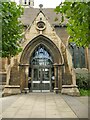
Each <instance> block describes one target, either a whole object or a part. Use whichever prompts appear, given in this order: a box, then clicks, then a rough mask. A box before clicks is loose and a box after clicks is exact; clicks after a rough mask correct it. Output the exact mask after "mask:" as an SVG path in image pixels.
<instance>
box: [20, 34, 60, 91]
mask: <svg viewBox="0 0 90 120" xmlns="http://www.w3.org/2000/svg"><path fill="white" fill-rule="evenodd" d="M20 73H21V77H20V78H21V90H23V89H24V88H25V87H28V81H30V83H31V85H30V90H31V91H32V92H49V91H52V90H53V89H54V88H55V87H58V89H59V90H61V88H62V56H61V53H60V50H59V49H58V48H57V46H56V45H55V44H54V43H53V42H52V41H51V40H50V39H49V38H47V37H45V36H43V35H39V36H37V37H36V38H34V39H33V40H31V41H30V42H29V43H28V44H27V46H26V47H25V49H24V50H23V53H22V56H21V59H20Z"/></svg>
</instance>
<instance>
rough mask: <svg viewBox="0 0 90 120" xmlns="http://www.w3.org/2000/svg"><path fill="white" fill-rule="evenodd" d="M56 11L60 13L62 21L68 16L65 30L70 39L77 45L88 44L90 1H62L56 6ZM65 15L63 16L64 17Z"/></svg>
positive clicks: (89, 39) (89, 35) (89, 41)
mask: <svg viewBox="0 0 90 120" xmlns="http://www.w3.org/2000/svg"><path fill="white" fill-rule="evenodd" d="M55 11H56V12H57V13H62V21H61V22H63V21H64V18H65V17H66V18H68V23H67V32H68V34H69V35H70V41H71V42H75V43H76V44H77V45H78V46H89V44H90V2H66V1H65V2H63V3H61V4H60V5H59V6H57V7H56V9H55ZM64 16H65V17H64Z"/></svg>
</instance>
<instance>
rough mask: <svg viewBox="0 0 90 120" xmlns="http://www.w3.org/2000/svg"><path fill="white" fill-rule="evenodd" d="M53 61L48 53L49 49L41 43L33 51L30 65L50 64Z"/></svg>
mask: <svg viewBox="0 0 90 120" xmlns="http://www.w3.org/2000/svg"><path fill="white" fill-rule="evenodd" d="M52 63H53V59H52V57H51V55H50V53H49V51H48V50H47V49H46V48H45V47H44V46H42V45H40V46H39V47H38V48H37V49H36V50H35V51H34V53H33V55H32V58H31V64H32V65H40V66H41V65H44V66H46V65H51V64H52Z"/></svg>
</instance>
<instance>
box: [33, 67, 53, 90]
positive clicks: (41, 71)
mask: <svg viewBox="0 0 90 120" xmlns="http://www.w3.org/2000/svg"><path fill="white" fill-rule="evenodd" d="M50 86H51V77H50V68H34V69H33V79H32V91H33V92H50Z"/></svg>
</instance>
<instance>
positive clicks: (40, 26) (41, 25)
mask: <svg viewBox="0 0 90 120" xmlns="http://www.w3.org/2000/svg"><path fill="white" fill-rule="evenodd" d="M36 28H37V29H38V30H39V31H43V30H45V29H46V25H45V22H43V21H39V22H37V23H36Z"/></svg>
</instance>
